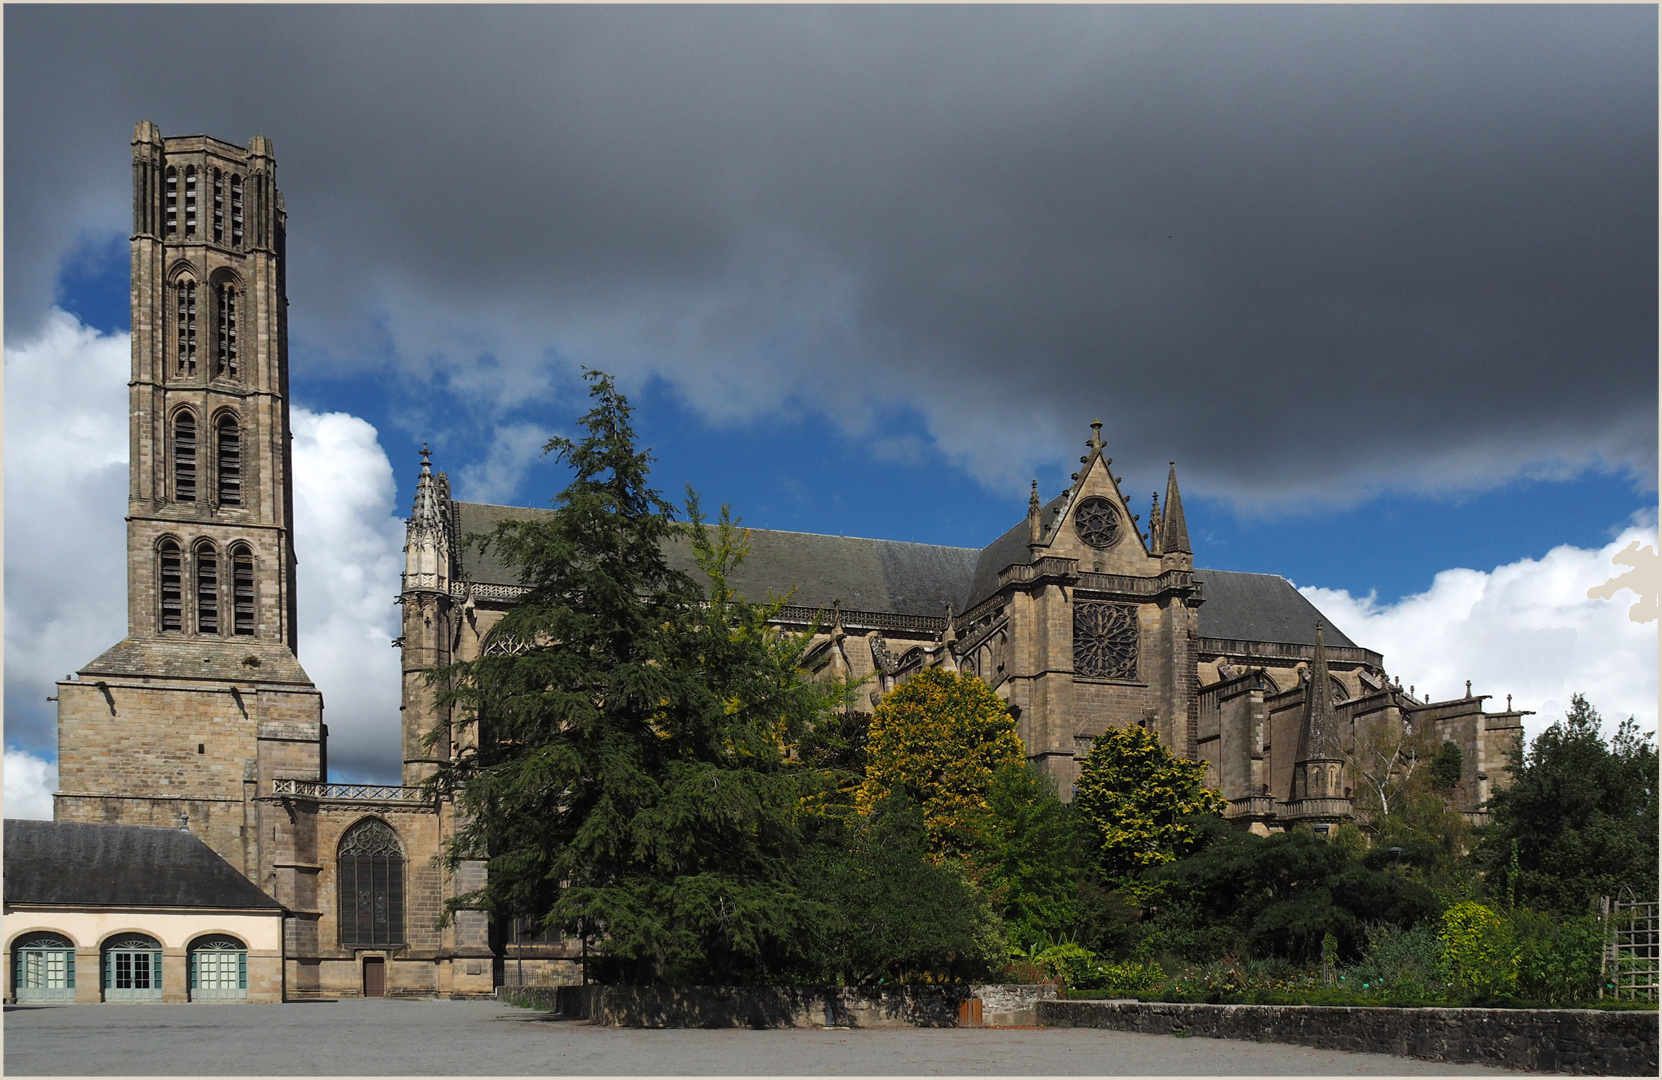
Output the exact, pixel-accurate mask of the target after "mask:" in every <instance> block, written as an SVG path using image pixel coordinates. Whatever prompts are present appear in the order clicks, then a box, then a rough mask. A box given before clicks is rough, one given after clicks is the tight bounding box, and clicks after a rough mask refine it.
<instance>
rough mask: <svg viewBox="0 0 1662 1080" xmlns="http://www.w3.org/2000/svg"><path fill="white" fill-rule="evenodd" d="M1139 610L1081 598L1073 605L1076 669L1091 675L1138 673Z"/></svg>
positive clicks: (1118, 676)
mask: <svg viewBox="0 0 1662 1080" xmlns="http://www.w3.org/2000/svg"><path fill="white" fill-rule="evenodd" d="M1137 636H1138V635H1137V610H1136V609H1135V608H1133V607H1131V606H1129V605H1127V604H1102V603H1096V602H1090V601H1080V602H1079V603H1077V604H1075V605H1074V608H1073V671H1074V674H1076V675H1080V676H1083V677H1084V678H1087V679H1135V678H1136V677H1137Z"/></svg>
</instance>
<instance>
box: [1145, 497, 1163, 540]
mask: <svg viewBox="0 0 1662 1080" xmlns="http://www.w3.org/2000/svg"><path fill="white" fill-rule="evenodd" d="M1148 550H1149V554H1151V555H1158V554H1160V493H1159V492H1158V491H1156V492H1155V493H1154V508H1153V509H1151V510H1150V511H1149V512H1148Z"/></svg>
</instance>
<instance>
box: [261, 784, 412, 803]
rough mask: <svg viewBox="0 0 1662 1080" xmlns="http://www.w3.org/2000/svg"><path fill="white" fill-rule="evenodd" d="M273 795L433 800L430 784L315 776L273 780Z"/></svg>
mask: <svg viewBox="0 0 1662 1080" xmlns="http://www.w3.org/2000/svg"><path fill="white" fill-rule="evenodd" d="M271 793H272V794H273V795H292V796H295V797H296V798H301V799H341V800H345V801H348V802H380V803H385V802H395V803H424V802H430V801H431V800H432V798H433V796H432V793H431V792H429V791H428V790H427V789H426V788H419V787H402V786H400V785H398V784H324V783H319V782H318V781H315V780H273V781H272V782H271Z"/></svg>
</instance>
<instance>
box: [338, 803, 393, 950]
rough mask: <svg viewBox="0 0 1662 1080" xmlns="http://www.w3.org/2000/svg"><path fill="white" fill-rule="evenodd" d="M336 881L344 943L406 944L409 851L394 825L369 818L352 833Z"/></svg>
mask: <svg viewBox="0 0 1662 1080" xmlns="http://www.w3.org/2000/svg"><path fill="white" fill-rule="evenodd" d="M336 880H337V883H338V884H339V887H340V904H339V909H338V910H339V918H340V943H341V944H342V945H397V944H399V943H401V942H402V941H403V940H404V848H403V845H401V844H400V843H399V842H398V834H397V833H395V832H393V830H392V826H390V825H388V824H387V823H386V822H384V821H381V820H379V819H376V818H369V819H367V820H365V821H360V822H359V823H358V824H356V825H354V826H352V828H350V829H348V830H347V832H346V835H345V836H343V837H342V838H341V842H340V872H339V874H338V875H337V878H336Z"/></svg>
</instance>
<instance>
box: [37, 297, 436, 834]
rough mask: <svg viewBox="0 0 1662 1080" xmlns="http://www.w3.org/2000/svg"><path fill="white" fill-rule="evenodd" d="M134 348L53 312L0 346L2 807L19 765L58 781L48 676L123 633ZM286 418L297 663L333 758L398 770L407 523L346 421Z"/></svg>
mask: <svg viewBox="0 0 1662 1080" xmlns="http://www.w3.org/2000/svg"><path fill="white" fill-rule="evenodd" d="M129 347H130V346H129V339H128V336H127V335H126V334H100V333H98V332H97V331H96V330H92V329H89V328H87V327H85V326H82V325H81V324H80V322H79V321H78V320H77V319H76V318H75V317H74V316H73V315H69V314H66V313H64V312H62V311H54V312H53V313H52V315H51V317H50V318H49V319H48V321H47V323H46V325H45V327H44V329H43V331H42V332H41V333H40V334H39V335H38V336H36V337H35V338H33V339H31V340H27V341H23V342H17V343H8V348H7V350H6V368H5V370H6V406H5V409H6V414H5V415H6V465H5V468H6V548H5V552H6V553H5V563H6V565H5V574H6V595H5V615H6V628H5V646H6V660H5V689H6V694H5V699H6V714H5V721H6V740H5V741H6V747H7V750H6V782H7V793H6V802H7V807H8V809H7V813H12V808H13V807H14V806H15V805H19V804H16V803H15V802H14V798H13V791H12V785H13V783H14V768H15V769H20V770H22V771H21V772H18V773H17V774H16V775H17V776H18V777H21V779H16V780H15V783H16V784H18V785H19V790H20V791H25V792H26V791H30V790H32V789H31V788H30V787H29V784H31V783H33V782H34V781H32V780H31V779H30V777H36V776H37V775H38V776H39V777H41V778H42V779H40V780H39V782H40V783H56V775H55V774H56V766H55V765H52V764H50V763H51V762H53V761H55V759H56V750H57V735H56V715H57V714H56V707H55V706H54V705H52V704H51V703H50V702H48V701H47V700H46V699H47V697H48V696H50V695H52V694H53V693H54V686H53V684H54V683H55V682H56V681H57V680H58V679H62V678H63V677H65V676H66V675H67V674H69V673H70V672H72V671H75V670H77V669H78V668H80V667H82V666H84V665H85V664H86V663H87V662H88V661H90V660H92V659H93V658H95V657H97V656H98V655H99V654H100V653H102V652H103V651H104V650H105V649H107V648H109V647H110V646H111V645H114V644H115V643H116V642H118V641H120V640H121V639H122V638H123V637H124V636H126V632H127V614H126V613H127V571H126V526H125V523H124V517H125V515H126V511H127V449H128V442H127V411H128V402H127V378H128V370H129ZM291 423H292V426H293V430H294V472H295V523H294V527H295V550H296V553H297V556H298V558H299V561H300V567H299V590H298V591H299V597H298V599H299V607H300V627H299V638H300V659H301V663H302V664H303V665H304V666H305V667H306V670H307V672H308V674H310V675H311V676H312V679H313V681H314V682H316V684H317V686H318V688H319V689H320V690H321V691H322V692H323V697H324V702H325V706H326V708H325V715H324V720H325V721H326V722H327V723H328V724H329V731H330V770H331V773H332V774H335V775H342V774H344V775H347V776H350V777H353V778H363V779H380V780H396V779H397V777H398V772H399V758H400V756H401V754H400V740H399V723H398V698H399V664H398V654H397V652H396V651H395V650H394V649H392V648H391V647H390V646H391V641H392V638H393V637H395V636H396V635H397V633H398V629H397V627H398V613H397V608H396V607H395V606H394V603H393V600H394V598H395V597H396V595H397V593H398V572H399V570H400V568H401V566H400V548H401V546H402V544H403V523H402V522H401V521H400V520H399V518H397V517H396V516H395V515H396V512H397V507H396V506H395V505H394V498H395V489H394V485H393V476H392V467H391V465H390V464H389V462H388V460H387V456H386V453H385V452H384V451H383V450H382V449H381V446H380V444H379V442H378V440H377V436H376V431H375V428H374V427H372V426H371V425H370V424H368V423H367V422H365V421H363V420H361V419H359V418H357V417H354V416H350V415H348V414H346V413H314V412H312V411H310V410H308V409H305V408H303V407H299V406H296V407H295V408H294V409H293V411H292V415H291ZM18 754H22V755H23V756H22V757H18V756H17V755H18ZM14 758H15V760H16V762H18V763H20V764H16V765H15V766H14ZM29 762H39V763H41V764H42V765H43V767H45V768H48V769H50V770H51V773H50V774H47V773H38V774H37V772H34V771H31V770H32V769H33V768H34V766H32V765H29V764H28V763H29ZM48 775H50V777H51V779H50V780H47V779H44V777H47V776H48ZM45 790H47V791H49V790H50V787H48V788H46V789H45ZM21 797H23V798H24V799H25V800H27V799H28V798H29V796H27V795H24V796H21ZM43 813H44V814H45V816H50V813H51V811H50V807H49V806H47V807H46V808H45V810H44V811H43Z"/></svg>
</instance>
